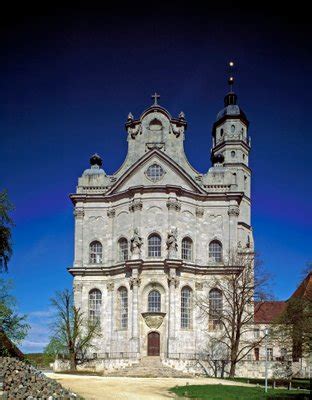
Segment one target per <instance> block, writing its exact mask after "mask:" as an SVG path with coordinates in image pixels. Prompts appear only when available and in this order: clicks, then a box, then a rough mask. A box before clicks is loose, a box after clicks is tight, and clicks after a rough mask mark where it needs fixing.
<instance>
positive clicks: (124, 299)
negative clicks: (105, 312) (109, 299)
mask: <svg viewBox="0 0 312 400" xmlns="http://www.w3.org/2000/svg"><path fill="white" fill-rule="evenodd" d="M119 307H120V310H119V312H120V315H119V317H120V328H121V329H127V327H128V291H127V289H126V288H120V289H119Z"/></svg>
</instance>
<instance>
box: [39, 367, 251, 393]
mask: <svg viewBox="0 0 312 400" xmlns="http://www.w3.org/2000/svg"><path fill="white" fill-rule="evenodd" d="M46 375H47V376H48V377H50V378H52V379H56V380H57V381H58V382H60V383H61V384H62V385H63V386H64V387H65V388H69V389H71V390H72V391H73V392H76V393H77V394H80V395H81V396H83V397H84V398H85V399H86V400H141V399H142V400H162V399H173V398H175V396H174V395H173V394H172V393H169V392H168V389H169V388H171V387H174V386H176V385H178V386H183V385H185V384H186V383H187V382H188V383H189V384H190V385H207V384H209V385H215V384H219V383H222V384H223V385H236V382H229V381H224V380H222V381H221V380H220V379H207V378H189V379H188V378H127V377H122V378H120V377H116V378H114V377H99V376H81V375H80V376H77V375H67V374H53V373H47V374H46ZM239 385H241V386H249V385H244V384H239Z"/></svg>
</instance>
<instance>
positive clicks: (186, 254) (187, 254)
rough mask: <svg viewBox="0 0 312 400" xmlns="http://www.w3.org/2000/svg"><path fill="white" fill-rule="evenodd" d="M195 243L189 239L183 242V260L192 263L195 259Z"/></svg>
mask: <svg viewBox="0 0 312 400" xmlns="http://www.w3.org/2000/svg"><path fill="white" fill-rule="evenodd" d="M192 253H193V242H192V240H191V239H189V238H185V239H183V240H182V259H183V260H188V261H191V260H192V258H193V254H192Z"/></svg>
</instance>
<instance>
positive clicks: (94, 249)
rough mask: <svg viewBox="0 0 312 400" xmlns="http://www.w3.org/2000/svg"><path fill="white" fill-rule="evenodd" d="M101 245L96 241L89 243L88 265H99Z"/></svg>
mask: <svg viewBox="0 0 312 400" xmlns="http://www.w3.org/2000/svg"><path fill="white" fill-rule="evenodd" d="M101 262H102V245H101V243H100V242H98V241H94V242H92V243H90V264H101Z"/></svg>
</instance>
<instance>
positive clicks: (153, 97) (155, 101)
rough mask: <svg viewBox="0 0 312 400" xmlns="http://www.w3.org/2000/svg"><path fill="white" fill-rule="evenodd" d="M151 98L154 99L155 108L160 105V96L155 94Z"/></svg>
mask: <svg viewBox="0 0 312 400" xmlns="http://www.w3.org/2000/svg"><path fill="white" fill-rule="evenodd" d="M151 97H152V99H154V106H157V105H158V103H157V100H158V99H159V98H160V95H159V94H158V93H156V92H155V93H154V94H153V95H152V96H151Z"/></svg>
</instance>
